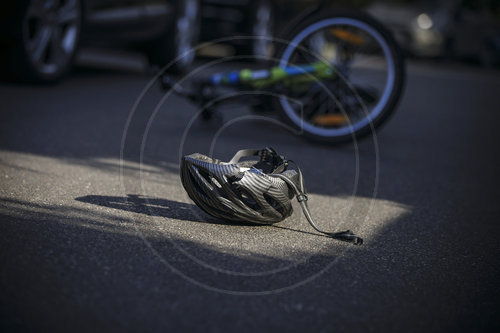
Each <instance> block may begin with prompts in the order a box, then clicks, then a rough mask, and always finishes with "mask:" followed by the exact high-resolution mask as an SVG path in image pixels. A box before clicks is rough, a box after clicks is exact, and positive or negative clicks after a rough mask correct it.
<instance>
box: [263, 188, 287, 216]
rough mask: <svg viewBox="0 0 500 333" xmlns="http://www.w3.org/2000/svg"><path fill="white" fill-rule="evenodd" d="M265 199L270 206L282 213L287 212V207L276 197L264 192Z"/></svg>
mask: <svg viewBox="0 0 500 333" xmlns="http://www.w3.org/2000/svg"><path fill="white" fill-rule="evenodd" d="M264 199H265V200H266V202H267V203H268V204H269V206H271V207H273V208H274V209H276V210H277V211H278V212H279V213H280V214H285V207H284V206H283V205H282V204H280V203H279V202H278V201H277V200H276V199H274V198H273V197H271V196H270V195H269V194H267V193H264Z"/></svg>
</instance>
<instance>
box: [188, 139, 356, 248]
mask: <svg viewBox="0 0 500 333" xmlns="http://www.w3.org/2000/svg"><path fill="white" fill-rule="evenodd" d="M248 156H259V159H258V160H256V159H253V160H248V161H242V162H239V160H240V159H241V158H242V157H248ZM289 162H291V163H293V164H295V163H294V162H293V161H290V160H287V159H285V158H284V157H283V156H280V155H278V154H277V153H276V151H275V150H274V149H272V148H270V147H267V148H265V149H245V150H240V151H238V152H237V153H236V154H235V155H234V157H233V158H232V159H231V160H230V161H229V162H221V161H219V160H217V159H212V158H210V157H208V156H205V155H202V154H198V153H195V154H191V155H187V156H184V157H183V158H182V161H181V168H180V173H181V181H182V185H183V186H184V188H185V190H186V192H187V193H188V195H189V197H190V198H191V199H192V200H193V201H194V202H195V204H196V205H198V207H200V208H201V209H202V210H204V211H205V212H206V213H208V214H210V215H212V216H214V217H217V218H221V219H224V220H229V221H236V222H252V223H260V224H272V223H276V222H280V221H282V220H284V219H285V218H287V217H288V216H290V215H291V214H292V212H293V209H292V204H291V199H292V198H293V196H294V195H295V196H296V197H297V200H298V201H299V203H300V205H301V207H302V210H303V212H304V214H305V216H306V218H307V220H308V221H309V223H310V224H311V225H312V226H313V228H314V229H316V230H317V231H318V232H321V233H323V234H326V235H328V236H331V237H333V238H336V239H341V240H344V241H349V242H353V243H355V244H357V245H360V244H362V242H363V240H362V239H361V238H360V237H358V236H356V235H354V234H353V233H352V232H351V231H349V230H348V231H344V232H336V233H330V232H325V231H322V230H320V229H319V228H318V227H317V226H316V225H315V224H314V222H313V220H312V217H311V215H310V213H309V209H308V207H307V203H306V201H307V196H306V194H305V190H304V183H303V180H302V173H301V171H300V169H299V168H298V167H297V170H293V169H292V170H288V164H289Z"/></svg>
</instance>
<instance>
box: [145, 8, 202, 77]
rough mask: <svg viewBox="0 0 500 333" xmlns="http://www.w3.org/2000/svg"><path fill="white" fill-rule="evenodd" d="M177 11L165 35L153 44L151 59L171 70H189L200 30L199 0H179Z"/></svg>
mask: <svg viewBox="0 0 500 333" xmlns="http://www.w3.org/2000/svg"><path fill="white" fill-rule="evenodd" d="M174 10H175V13H174V15H173V19H172V21H171V23H170V24H169V25H168V29H167V31H166V32H165V34H164V35H163V36H161V37H160V38H159V39H158V40H157V41H155V42H154V43H153V45H151V48H150V49H151V51H150V52H149V53H150V54H149V55H150V60H151V62H152V63H154V64H157V65H160V66H165V65H168V64H170V63H171V62H172V61H174V62H173V63H172V66H170V67H169V68H168V70H169V71H170V72H176V73H181V72H185V71H187V70H188V69H189V68H190V67H191V65H192V64H193V61H194V58H195V52H194V50H193V48H194V47H195V46H196V44H197V43H198V36H199V32H200V2H199V0H177V1H176V2H175V4H174Z"/></svg>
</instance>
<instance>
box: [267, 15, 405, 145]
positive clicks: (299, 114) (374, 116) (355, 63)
mask: <svg viewBox="0 0 500 333" xmlns="http://www.w3.org/2000/svg"><path fill="white" fill-rule="evenodd" d="M282 40H286V41H287V43H284V45H283V46H282V47H281V48H280V49H279V50H278V53H277V55H276V58H277V59H278V61H279V66H280V67H282V68H287V67H288V68H290V67H294V66H298V67H297V68H300V66H304V64H310V63H318V62H322V63H323V64H328V66H330V67H331V69H332V73H333V75H331V76H330V77H325V76H324V75H323V76H321V77H318V78H316V79H314V78H313V80H302V82H300V84H296V85H289V86H286V87H283V91H282V96H283V97H281V98H278V99H275V102H276V103H277V108H278V110H279V111H280V112H281V115H282V116H283V117H284V118H285V120H287V121H288V122H289V123H291V125H293V126H294V127H296V128H298V129H299V130H301V131H302V133H303V134H304V136H305V137H306V138H309V139H312V140H314V141H319V142H327V143H343V142H348V141H351V140H353V139H354V138H361V137H363V136H366V135H368V134H370V133H372V131H373V130H374V129H375V128H377V127H378V126H380V125H381V124H382V123H384V122H385V121H386V120H387V119H388V117H389V116H390V115H391V114H392V112H393V111H394V109H395V107H396V105H397V103H398V101H399V99H400V97H401V94H402V91H403V86H404V81H405V66H404V60H403V57H402V55H401V52H400V50H399V48H398V46H397V44H396V42H395V40H394V38H393V37H392V35H391V33H390V32H389V31H388V30H387V29H386V28H385V27H384V26H383V25H382V24H380V23H379V22H377V21H376V20H375V19H373V18H371V17H370V16H368V15H366V14H364V13H360V12H351V11H327V12H326V13H320V14H318V15H313V16H312V17H309V18H307V19H305V20H304V21H303V22H302V23H300V24H299V25H298V26H297V27H296V28H295V29H293V30H292V31H291V32H290V33H288V34H287V35H286V36H283V37H282ZM312 75H314V74H312ZM304 81H309V83H306V84H304Z"/></svg>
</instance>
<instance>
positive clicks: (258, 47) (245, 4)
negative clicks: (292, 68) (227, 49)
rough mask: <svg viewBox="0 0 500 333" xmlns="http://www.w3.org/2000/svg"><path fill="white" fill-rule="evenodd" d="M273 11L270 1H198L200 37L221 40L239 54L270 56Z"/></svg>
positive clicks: (273, 26) (205, 39)
mask: <svg viewBox="0 0 500 333" xmlns="http://www.w3.org/2000/svg"><path fill="white" fill-rule="evenodd" d="M275 9H276V8H275V4H274V3H273V2H272V1H271V0H229V1H228V0H202V2H201V15H202V20H201V37H200V38H201V40H202V41H208V42H211V41H214V40H223V41H224V44H229V45H231V46H232V47H234V48H235V51H236V52H235V53H237V54H240V55H254V56H256V57H257V58H260V57H268V56H271V55H272V38H273V37H274V30H275ZM255 36H260V37H263V38H251V37H255ZM245 37H247V38H245ZM248 37H250V38H248Z"/></svg>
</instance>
